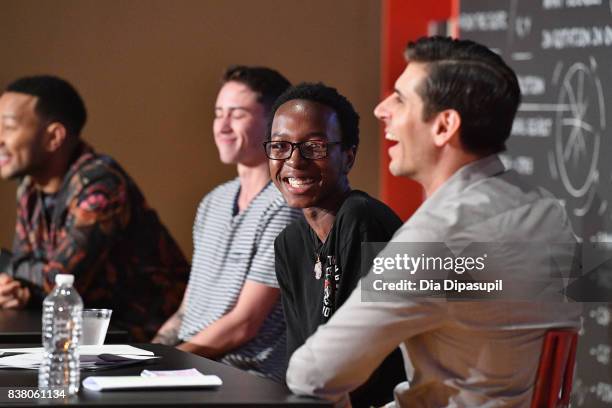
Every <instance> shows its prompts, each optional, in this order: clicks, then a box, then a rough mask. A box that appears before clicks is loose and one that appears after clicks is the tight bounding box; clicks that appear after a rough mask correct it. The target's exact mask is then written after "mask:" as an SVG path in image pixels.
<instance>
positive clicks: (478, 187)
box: [395, 171, 571, 242]
mask: <svg viewBox="0 0 612 408" xmlns="http://www.w3.org/2000/svg"><path fill="white" fill-rule="evenodd" d="M466 231H467V232H469V231H474V232H478V233H479V234H481V237H480V239H481V240H483V239H484V240H511V239H520V238H521V237H523V239H525V238H531V239H534V240H535V239H537V238H536V236H537V237H540V238H542V239H544V238H546V237H549V236H552V235H558V234H561V235H562V236H563V237H566V236H568V237H569V236H570V235H571V227H570V226H569V221H568V218H567V214H566V213H565V210H564V209H563V207H562V206H561V204H560V203H559V201H558V200H557V199H556V198H555V197H554V196H553V195H552V194H551V193H550V192H548V191H547V190H545V189H543V188H541V187H536V186H533V185H531V184H530V183H529V182H527V181H526V180H525V179H524V178H522V177H521V176H519V175H518V174H517V173H515V172H514V171H504V172H503V173H501V174H498V175H496V176H492V177H487V178H484V179H482V180H479V181H478V182H476V183H474V184H471V185H469V186H468V187H467V188H465V189H464V190H462V191H460V192H457V193H456V194H453V195H451V196H445V197H437V198H436V200H435V202H433V203H427V202H425V203H424V204H423V205H422V206H421V208H420V209H419V210H417V212H416V213H415V214H414V215H413V216H412V217H411V218H410V219H409V220H408V221H407V222H406V223H405V224H404V226H403V227H402V228H401V229H400V230H399V231H398V233H397V234H396V237H395V238H396V239H401V238H408V237H410V238H412V237H413V236H419V239H420V240H421V241H423V242H425V241H436V242H438V241H440V242H441V241H445V240H447V239H451V237H453V236H455V235H456V234H464V233H465V232H466ZM483 234H484V235H483ZM560 238H561V237H560Z"/></svg>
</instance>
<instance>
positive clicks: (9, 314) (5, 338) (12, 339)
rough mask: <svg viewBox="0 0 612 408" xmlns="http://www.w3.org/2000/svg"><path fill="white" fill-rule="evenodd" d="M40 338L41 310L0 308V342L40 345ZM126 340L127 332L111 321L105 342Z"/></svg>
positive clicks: (116, 342) (115, 342)
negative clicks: (114, 325)
mask: <svg viewBox="0 0 612 408" xmlns="http://www.w3.org/2000/svg"><path fill="white" fill-rule="evenodd" d="M111 322H112V318H111ZM41 339H42V312H41V311H40V310H35V309H24V310H0V344H18V343H23V344H38V345H40V344H41V342H42V340H41ZM128 340H129V339H128V332H127V331H125V330H121V329H118V328H116V327H113V325H112V323H111V326H110V327H109V328H108V331H107V332H106V340H105V343H107V344H118V343H126V342H127V341H128Z"/></svg>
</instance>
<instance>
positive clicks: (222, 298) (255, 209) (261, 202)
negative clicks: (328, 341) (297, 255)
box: [179, 178, 301, 381]
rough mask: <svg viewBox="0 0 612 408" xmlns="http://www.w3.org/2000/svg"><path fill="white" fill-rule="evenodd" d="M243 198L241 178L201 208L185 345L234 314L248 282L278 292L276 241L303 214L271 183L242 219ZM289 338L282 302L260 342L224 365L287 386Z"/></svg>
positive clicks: (195, 235)
mask: <svg viewBox="0 0 612 408" xmlns="http://www.w3.org/2000/svg"><path fill="white" fill-rule="evenodd" d="M239 193H240V181H239V180H238V178H236V179H234V180H232V181H229V182H227V183H225V184H222V185H220V186H218V187H217V188H215V189H214V190H213V191H212V192H210V193H209V194H208V195H206V197H204V199H203V200H202V202H201V203H200V206H199V207H198V212H197V215H196V219H195V224H194V227H193V242H194V253H193V265H192V268H191V274H190V277H189V284H188V286H187V292H186V296H187V307H186V310H185V316H184V317H183V322H182V324H181V328H180V331H179V338H180V339H181V340H183V341H186V340H189V339H190V338H191V337H192V336H193V335H195V334H196V333H198V332H199V331H201V330H203V329H205V328H206V327H208V326H209V325H210V324H212V323H214V322H215V321H216V320H218V319H219V318H221V317H222V316H223V315H225V314H226V313H228V312H229V311H231V310H232V309H233V307H234V306H235V304H236V302H237V300H238V296H239V295H240V292H241V290H242V287H243V285H244V283H245V280H247V279H248V280H250V281H253V282H257V283H261V284H264V285H267V286H271V287H275V288H277V287H278V283H277V281H276V275H275V272H274V240H275V238H276V236H277V235H278V234H279V233H280V232H281V231H282V230H283V229H284V228H285V226H287V225H288V224H289V223H291V222H292V221H293V220H295V219H296V218H298V217H300V216H301V212H300V211H299V210H294V209H291V208H289V207H288V206H287V204H286V203H285V200H284V199H283V197H282V195H281V194H280V192H279V191H278V190H277V189H276V187H275V186H274V185H273V184H272V183H271V182H270V183H268V184H267V185H266V187H264V188H263V189H262V191H260V192H259V194H258V195H257V196H256V197H255V198H254V199H253V200H252V201H251V203H250V204H249V206H248V207H247V208H246V209H245V210H244V211H242V212H240V213H238V212H237V211H236V203H237V197H238V194H239ZM285 334H286V333H285V320H284V316H283V311H282V307H281V304H280V302H278V303H277V304H276V306H275V307H274V308H273V309H272V312H271V313H270V314H269V315H268V317H267V318H266V319H265V321H264V323H263V325H262V326H261V328H260V330H259V333H258V334H257V336H255V337H254V338H253V339H252V340H250V341H249V342H247V343H245V344H243V345H242V346H240V347H239V348H237V349H234V350H232V351H231V352H229V353H228V354H226V355H225V356H224V357H223V358H222V360H221V361H223V362H225V363H227V364H230V365H233V366H235V367H238V368H241V369H244V370H248V371H253V372H256V373H259V374H263V375H265V376H267V377H270V378H273V379H275V380H277V381H282V380H283V379H284V375H285V370H286V364H287V362H286V356H285V354H286V352H285V341H286V339H285Z"/></svg>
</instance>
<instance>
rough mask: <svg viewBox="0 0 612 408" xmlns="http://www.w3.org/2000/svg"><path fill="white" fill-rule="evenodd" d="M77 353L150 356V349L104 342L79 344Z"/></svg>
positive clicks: (22, 350)
mask: <svg viewBox="0 0 612 408" xmlns="http://www.w3.org/2000/svg"><path fill="white" fill-rule="evenodd" d="M44 351H45V350H44V349H43V348H42V347H26V348H12V349H0V352H5V353H43V352H44ZM79 353H80V354H81V355H84V356H97V355H99V354H118V355H129V356H132V355H136V356H152V355H154V354H153V352H152V351H149V350H143V349H141V348H138V347H134V346H130V345H128V344H105V345H102V346H95V345H94V346H79Z"/></svg>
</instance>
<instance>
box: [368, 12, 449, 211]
mask: <svg viewBox="0 0 612 408" xmlns="http://www.w3.org/2000/svg"><path fill="white" fill-rule="evenodd" d="M458 10H459V0H430V1H425V2H423V1H416V0H383V10H382V19H383V21H382V35H381V41H382V47H381V49H382V55H381V64H382V66H381V74H382V75H381V81H382V83H381V98H382V97H386V96H387V95H389V93H391V92H392V91H393V88H394V83H395V80H396V79H397V77H398V76H399V75H400V74H401V73H402V71H403V70H404V68H405V67H406V62H405V61H404V49H405V48H406V44H407V43H408V41H410V40H416V39H417V38H419V37H422V36H424V35H427V25H428V23H429V22H430V21H434V20H449V19H451V18H457V16H458ZM383 132H384V130H383V127H382V126H381V131H380V140H381V143H380V146H381V149H380V186H381V199H382V200H383V201H384V202H385V203H387V205H389V206H390V207H391V208H393V210H394V211H395V212H396V213H397V214H398V215H399V216H400V218H401V219H402V220H406V219H408V217H410V216H411V215H412V213H414V211H415V210H416V209H417V208H418V207H419V205H421V202H422V201H423V192H422V189H421V187H420V186H419V185H418V184H417V183H415V182H413V181H411V180H408V179H406V178H400V177H394V176H393V175H391V173H389V155H388V154H387V149H388V148H389V143H388V142H387V141H386V140H385V138H384V133H383Z"/></svg>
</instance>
